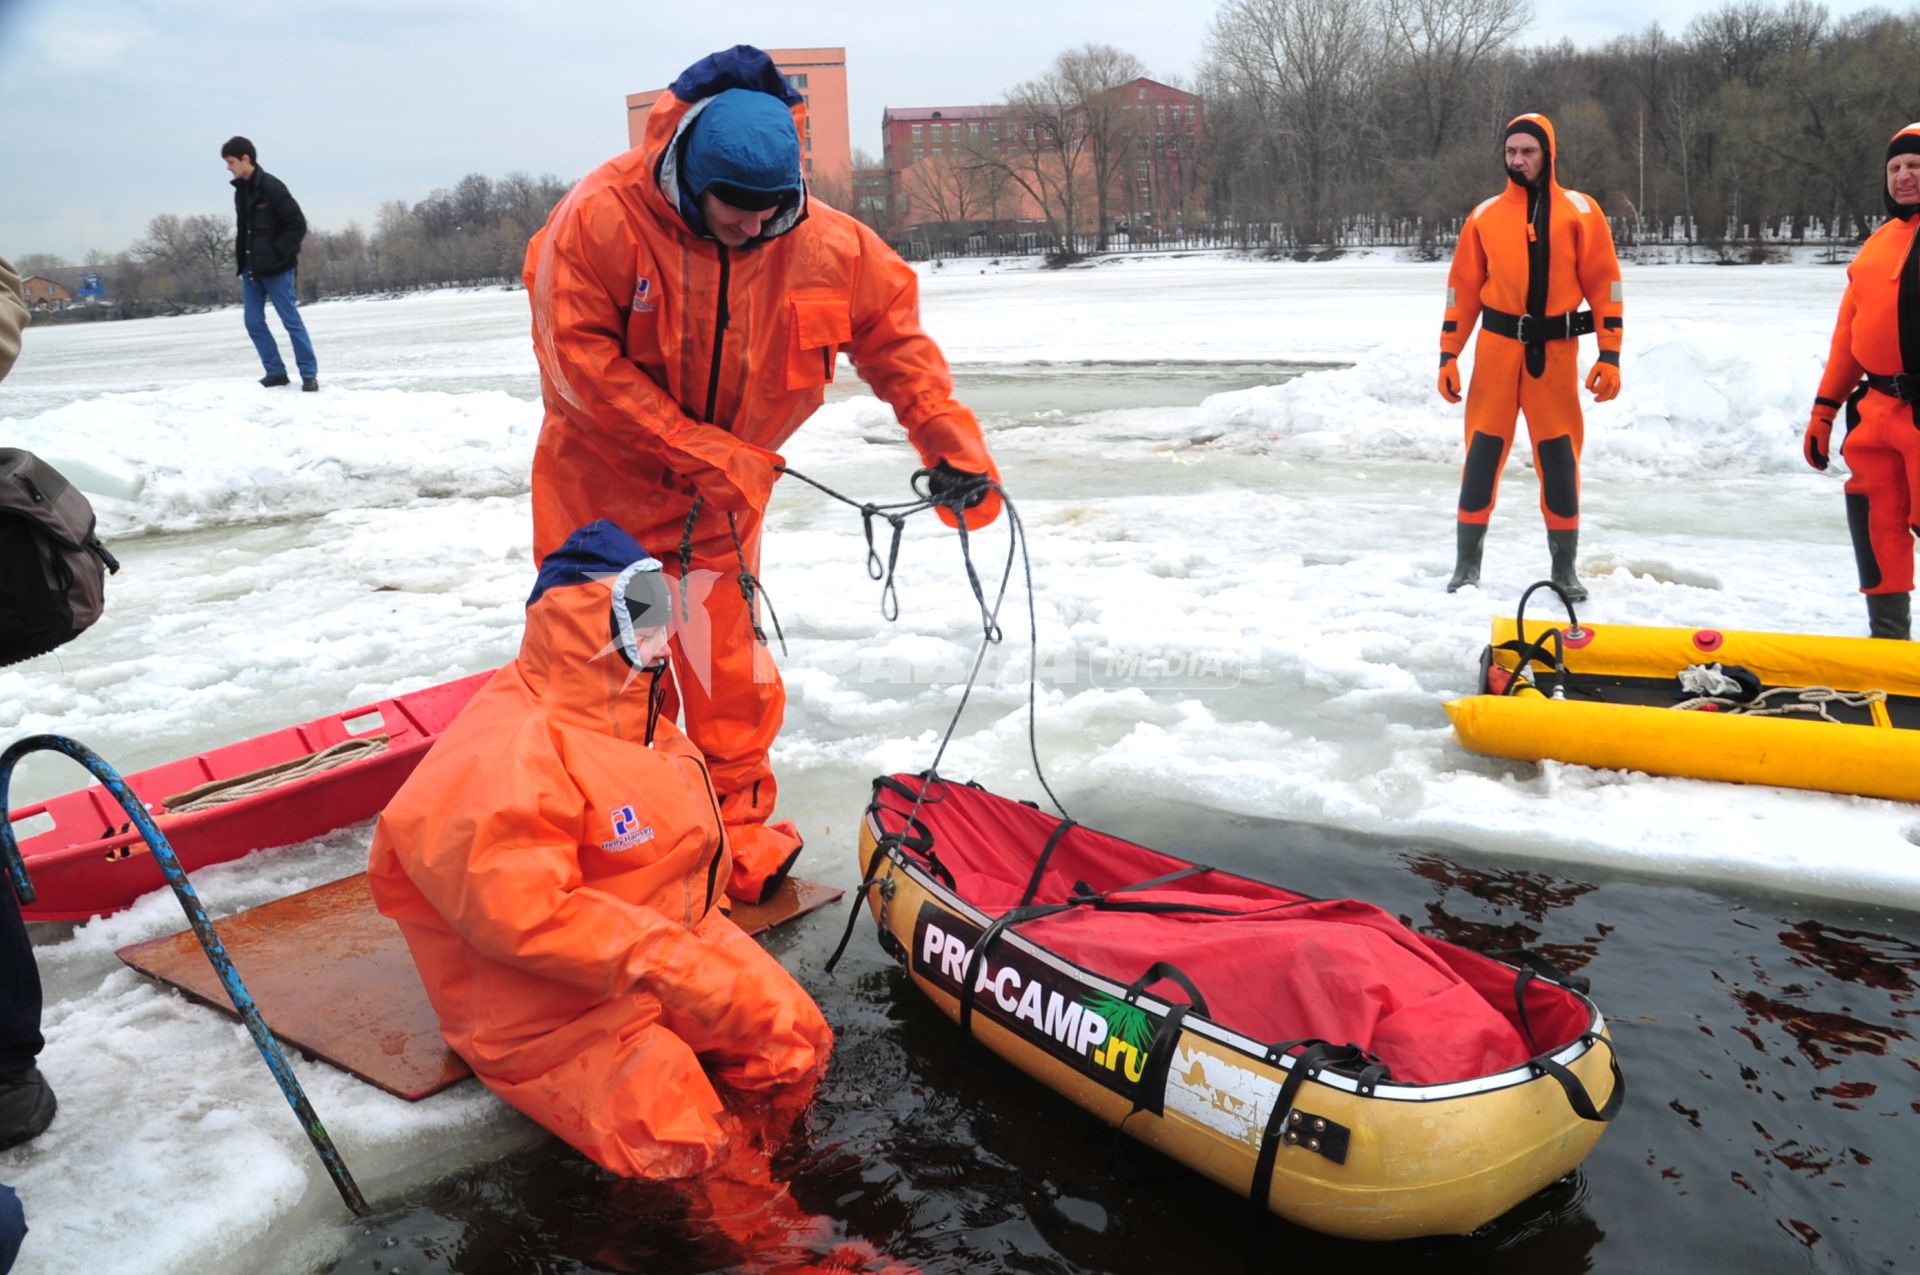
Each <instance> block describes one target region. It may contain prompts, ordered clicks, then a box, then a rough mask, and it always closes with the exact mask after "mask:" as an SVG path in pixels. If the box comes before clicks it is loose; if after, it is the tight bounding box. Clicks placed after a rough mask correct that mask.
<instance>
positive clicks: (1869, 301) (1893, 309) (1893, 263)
mask: <svg viewBox="0 0 1920 1275" xmlns="http://www.w3.org/2000/svg"><path fill="white" fill-rule="evenodd" d="M1886 201H1887V220H1886V221H1885V222H1883V223H1882V224H1881V226H1880V229H1878V230H1876V231H1874V232H1873V234H1872V235H1870V236H1869V237H1868V239H1867V242H1866V243H1864V244H1862V245H1861V246H1860V251H1859V252H1858V253H1857V254H1856V255H1855V256H1854V258H1853V264H1852V265H1850V266H1848V267H1847V291H1846V295H1845V296H1844V297H1842V298H1841V301H1840V318H1839V321H1838V322H1837V323H1835V324H1834V327H1833V347H1832V349H1831V350H1829V351H1828V353H1827V370H1826V374H1825V375H1824V376H1822V377H1821V378H1820V390H1819V392H1818V394H1817V395H1816V396H1815V398H1814V400H1813V419H1812V420H1810V421H1808V422H1807V432H1806V437H1805V440H1804V444H1803V445H1804V448H1805V451H1806V457H1807V463H1808V464H1809V465H1812V466H1813V467H1814V468H1815V469H1825V468H1826V467H1827V458H1828V457H1829V456H1830V455H1831V454H1832V451H1833V418H1834V415H1835V414H1836V413H1837V412H1838V411H1839V410H1840V405H1841V403H1842V402H1843V401H1844V402H1845V404H1846V408H1847V432H1846V435H1845V437H1844V440H1843V441H1842V443H1841V444H1840V454H1841V455H1843V456H1845V457H1846V459H1847V468H1848V469H1849V470H1850V471H1851V472H1850V473H1849V474H1848V476H1847V526H1848V528H1849V529H1850V530H1851V531H1852V533H1853V556H1854V560H1855V562H1856V564H1857V565H1858V566H1859V568H1860V591H1861V592H1862V593H1864V594H1866V595H1867V626H1868V628H1867V631H1868V633H1869V634H1871V635H1872V636H1873V637H1880V638H1908V637H1911V636H1912V625H1913V612H1912V593H1913V534H1914V530H1920V247H1916V244H1920V124H1909V125H1907V126H1906V127H1905V128H1903V129H1901V130H1900V131H1899V132H1898V133H1895V134H1894V135H1893V140H1892V141H1890V142H1888V143H1887V189H1886ZM1863 378H1864V379H1863ZM1910 529H1913V530H1910Z"/></svg>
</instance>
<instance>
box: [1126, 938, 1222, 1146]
mask: <svg viewBox="0 0 1920 1275" xmlns="http://www.w3.org/2000/svg"><path fill="white" fill-rule="evenodd" d="M1162 979H1165V980H1167V981H1169V982H1173V983H1178V984H1179V985H1180V989H1181V990H1182V991H1184V992H1185V993H1186V994H1187V997H1188V1000H1189V1001H1190V1003H1189V1004H1186V1005H1173V1006H1170V1007H1169V1008H1168V1010H1167V1016H1166V1017H1165V1018H1162V1019H1161V1020H1160V1026H1159V1029H1158V1030H1156V1031H1155V1032H1154V1033H1153V1041H1152V1043H1151V1044H1149V1045H1148V1046H1147V1057H1146V1060H1145V1061H1144V1062H1142V1063H1141V1064H1140V1079H1139V1081H1138V1083H1136V1084H1135V1085H1134V1087H1133V1110H1131V1111H1129V1112H1127V1114H1126V1116H1123V1117H1121V1120H1120V1123H1121V1124H1123V1125H1124V1124H1125V1123H1126V1122H1127V1119H1128V1118H1129V1117H1132V1116H1134V1115H1137V1114H1138V1113H1140V1112H1142V1111H1150V1112H1152V1113H1153V1114H1154V1115H1156V1116H1157V1115H1160V1114H1162V1113H1163V1112H1164V1111H1165V1110H1166V1103H1167V1073H1168V1072H1169V1071H1170V1070H1171V1069H1172V1067H1173V1047H1174V1046H1175V1045H1176V1044H1178V1043H1179V1040H1180V1033H1181V1032H1182V1031H1183V1030H1184V1029H1185V1025H1186V1021H1187V1015H1188V1014H1190V1013H1194V1012H1196V1011H1197V1012H1198V1013H1199V1014H1200V1016H1201V1017H1202V1018H1206V1017H1208V1016H1209V1015H1208V1013H1207V998H1206V997H1204V996H1202V995H1201V994H1200V989H1199V988H1197V987H1195V986H1194V985H1193V980H1192V979H1190V978H1188V977H1187V976H1186V975H1185V974H1183V973H1181V972H1180V970H1179V969H1177V968H1176V967H1175V966H1174V965H1173V964H1172V963H1171V962H1168V961H1155V962H1154V963H1153V964H1152V965H1149V966H1148V967H1147V972H1146V973H1144V974H1142V975H1141V976H1140V977H1139V978H1136V979H1134V980H1133V982H1131V983H1129V984H1127V990H1126V991H1125V992H1123V993H1121V997H1120V999H1122V1000H1124V1001H1126V1002H1127V1003H1128V1004H1129V1005H1131V1004H1134V1003H1136V1002H1137V1001H1138V1000H1139V999H1140V993H1142V992H1144V991H1146V990H1147V989H1148V988H1149V987H1152V986H1153V985H1154V984H1155V983H1158V982H1160V981H1161V980H1162ZM1117 1132H1118V1131H1117V1130H1116V1133H1117Z"/></svg>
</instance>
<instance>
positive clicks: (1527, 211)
mask: <svg viewBox="0 0 1920 1275" xmlns="http://www.w3.org/2000/svg"><path fill="white" fill-rule="evenodd" d="M1505 149H1506V165H1507V188H1506V189H1505V190H1504V191H1502V192H1501V193H1500V194H1498V195H1495V196H1494V197H1493V198H1492V199H1489V200H1487V201H1486V202H1485V203H1483V204H1481V205H1480V206H1479V207H1478V208H1476V209H1474V210H1473V212H1472V213H1470V214H1468V216H1467V220H1466V223H1465V224H1464V225H1462V226H1461V227H1460V242H1459V244H1458V245H1457V246H1456V247H1455V248H1454V251H1453V268H1452V269H1451V270H1449V271H1448V272H1447V313H1446V318H1445V320H1444V321H1443V322H1442V323H1441V324H1440V382H1439V388H1440V396H1441V397H1442V398H1444V399H1446V400H1447V402H1449V403H1458V402H1459V401H1460V366H1459V364H1458V363H1457V362H1456V360H1457V359H1458V358H1459V355H1460V351H1461V350H1463V349H1465V348H1466V344H1467V334H1468V333H1469V332H1471V331H1473V324H1474V320H1476V319H1478V320H1479V322H1480V339H1479V340H1478V341H1477V342H1475V343H1474V347H1473V383H1472V385H1471V386H1469V387H1468V389H1467V461H1466V465H1465V467H1464V469H1463V470H1462V471H1461V475H1460V510H1459V523H1458V526H1457V528H1456V538H1457V552H1456V557H1455V561H1454V568H1453V578H1452V579H1451V580H1449V581H1447V592H1448V593H1452V592H1454V591H1455V590H1456V589H1460V588H1463V587H1465V586H1466V585H1469V584H1474V583H1477V582H1478V581H1479V579H1480V552H1481V550H1482V549H1483V548H1484V547H1485V545H1486V540H1487V521H1488V519H1490V518H1491V517H1492V516H1493V504H1494V499H1495V497H1496V496H1497V495H1498V494H1499V490H1500V471H1501V469H1502V468H1504V467H1505V465H1506V463H1507V452H1508V450H1509V449H1511V448H1512V446H1513V427H1514V418H1515V416H1516V414H1517V413H1519V412H1525V413H1526V414H1527V435H1528V437H1529V438H1530V439H1531V440H1532V442H1533V464H1534V469H1535V472H1537V473H1538V474H1539V476H1540V512H1541V513H1542V514H1543V515H1545V517H1546V520H1547V550H1548V553H1549V554H1550V555H1551V557H1552V560H1553V582H1554V583H1555V584H1557V585H1559V586H1560V589H1561V591H1562V592H1564V593H1565V594H1566V595H1567V596H1568V597H1569V598H1571V599H1572V600H1573V601H1575V602H1582V601H1585V600H1586V596H1587V591H1586V589H1585V588H1584V587H1583V586H1582V585H1581V583H1580V580H1579V577H1578V576H1576V575H1575V574H1574V569H1573V568H1574V559H1575V557H1576V556H1577V554H1578V552H1579V547H1580V445H1581V441H1582V439H1583V437H1584V429H1585V427H1584V424H1583V422H1582V421H1581V418H1580V391H1579V386H1580V380H1579V377H1580V369H1579V365H1578V355H1579V344H1580V343H1579V341H1578V340H1577V339H1576V338H1578V337H1579V336H1580V335H1581V334H1582V333H1584V332H1593V331H1595V320H1596V317H1597V319H1598V324H1599V327H1598V332H1599V338H1600V358H1599V361H1598V362H1596V363H1595V364H1594V366H1593V371H1592V372H1590V373H1588V375H1587V388H1588V389H1589V390H1592V391H1593V401H1594V402H1596V403H1604V402H1606V401H1607V400H1609V399H1611V398H1612V397H1613V396H1614V395H1616V394H1618V393H1619V392H1620V338H1621V335H1622V326H1623V324H1624V319H1623V317H1622V306H1621V289H1620V262H1619V260H1618V259H1617V258H1615V256H1614V255H1613V232H1612V231H1611V230H1610V229H1609V228H1608V226H1607V219H1606V216H1605V215H1604V214H1603V213H1602V212H1601V211H1600V207H1599V205H1598V204H1596V203H1595V202H1594V201H1593V200H1592V199H1590V198H1588V197H1587V196H1585V195H1583V194H1581V193H1580V192H1578V191H1573V190H1567V189H1565V188H1564V187H1562V186H1561V185H1560V183H1559V182H1558V181H1556V180H1555V179H1554V171H1553V170H1554V141H1553V124H1552V123H1551V122H1549V121H1548V119H1547V117H1546V116H1544V115H1522V116H1520V117H1518V118H1517V119H1515V120H1514V121H1513V122H1511V123H1510V124H1508V125H1507V133H1506V142H1505ZM1583 297H1584V298H1585V299H1586V301H1587V302H1588V304H1590V305H1591V306H1592V307H1593V309H1592V311H1591V312H1588V311H1582V310H1581V309H1580V301H1581V299H1582V298H1583Z"/></svg>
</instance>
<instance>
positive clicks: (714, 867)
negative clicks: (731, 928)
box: [680, 757, 727, 916]
mask: <svg viewBox="0 0 1920 1275" xmlns="http://www.w3.org/2000/svg"><path fill="white" fill-rule="evenodd" d="M680 760H682V761H684V762H687V763H689V764H691V765H695V766H698V767H699V770H700V780H701V782H702V783H704V784H706V786H707V802H708V803H709V804H710V805H711V806H712V807H713V829H714V831H715V832H717V833H718V834H719V835H720V844H719V846H717V847H716V848H715V849H714V852H713V858H712V859H710V860H708V861H707V906H706V909H705V911H703V912H701V913H700V915H701V916H705V915H706V914H707V913H708V912H711V911H713V895H714V891H715V888H716V887H717V886H718V884H719V881H720V856H721V855H723V854H725V853H726V852H727V825H726V821H725V820H724V819H723V818H721V815H720V796H719V794H718V793H716V792H714V790H713V777H712V776H711V775H709V774H707V768H706V766H705V764H703V763H700V762H696V761H694V759H693V758H691V757H682V758H681V759H680Z"/></svg>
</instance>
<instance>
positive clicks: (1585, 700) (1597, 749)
mask: <svg viewBox="0 0 1920 1275" xmlns="http://www.w3.org/2000/svg"><path fill="white" fill-rule="evenodd" d="M1523 627H1524V630H1525V631H1524V633H1523V632H1522V629H1523ZM1683 675H1684V679H1685V680H1684V681H1683ZM1446 709H1447V716H1448V717H1450V718H1452V720H1453V729H1454V733H1455V734H1456V735H1458V736H1459V739H1460V742H1461V743H1462V744H1463V745H1465V746H1466V747H1467V748H1470V749H1472V750H1473V751H1474V752H1477V753H1487V754H1489V755H1491V756H1495V757H1511V758H1513V759H1515V760H1518V761H1541V760H1553V761H1562V762H1572V763H1574V764H1576V765H1581V766H1595V767H1599V768H1602V769H1608V770H1640V771H1646V772H1648V773H1650V774H1655V775H1678V776H1682V777H1686V778H1693V779H1717V780H1727V781H1731V782H1734V783H1748V784H1773V785H1776V786H1779V787H1782V788H1804V789H1810V790H1813V791H1817V792H1837V793H1854V794H1857V795H1859V796H1862V797H1886V798H1891V799H1893V800H1897V801H1920V644H1916V643H1913V642H1894V641H1888V640H1885V639H1881V638H1847V637H1814V636H1807V635H1804V634H1797V633H1750V632H1741V631H1737V630H1729V629H1682V628H1654V627H1647V626H1640V625H1627V624H1580V623H1577V622H1574V621H1573V620H1571V619H1569V622H1568V623H1567V624H1565V625H1560V626H1557V627H1556V626H1549V625H1547V624H1541V623H1527V622H1525V621H1524V620H1523V619H1516V620H1506V619H1496V620H1495V621H1494V622H1493V641H1492V643H1491V644H1490V645H1489V646H1488V647H1487V651H1486V654H1485V656H1484V657H1483V659H1482V661H1481V686H1480V693H1479V694H1477V695H1471V696H1468V697H1466V698H1464V699H1457V700H1454V701H1453V702H1451V703H1449V704H1448V705H1447V706H1446Z"/></svg>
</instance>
